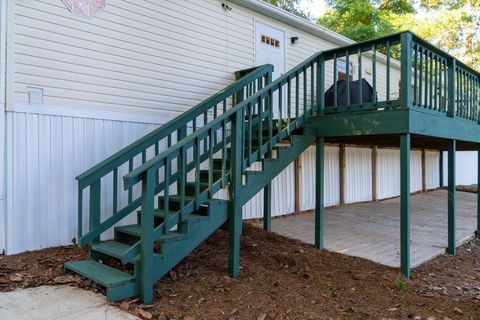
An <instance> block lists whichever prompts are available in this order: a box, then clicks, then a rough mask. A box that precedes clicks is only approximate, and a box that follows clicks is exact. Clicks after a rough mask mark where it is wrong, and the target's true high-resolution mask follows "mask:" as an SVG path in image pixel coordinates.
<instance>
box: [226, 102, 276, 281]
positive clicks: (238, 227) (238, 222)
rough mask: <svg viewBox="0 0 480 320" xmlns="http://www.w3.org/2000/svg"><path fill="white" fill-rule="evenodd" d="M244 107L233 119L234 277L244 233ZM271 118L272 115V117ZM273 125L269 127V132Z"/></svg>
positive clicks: (230, 215)
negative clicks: (240, 200)
mask: <svg viewBox="0 0 480 320" xmlns="http://www.w3.org/2000/svg"><path fill="white" fill-rule="evenodd" d="M243 114H244V112H243V109H240V110H239V111H237V112H236V113H235V114H234V115H233V119H232V129H231V132H232V149H231V156H230V159H232V161H230V173H231V175H232V178H231V181H230V187H229V189H228V190H229V199H230V200H229V205H228V231H229V242H228V243H229V249H228V250H229V251H228V272H229V274H230V276H231V277H232V278H236V277H238V275H239V263H240V235H241V233H242V206H241V205H240V204H239V201H238V199H239V196H240V195H239V193H240V188H241V186H242V181H241V179H242V162H243V157H242V156H241V155H242V149H243V141H241V140H240V139H239V138H240V137H241V136H242V119H243ZM270 119H271V117H270ZM270 131H271V127H269V132H270Z"/></svg>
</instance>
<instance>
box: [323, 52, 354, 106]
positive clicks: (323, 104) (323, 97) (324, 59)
mask: <svg viewBox="0 0 480 320" xmlns="http://www.w3.org/2000/svg"><path fill="white" fill-rule="evenodd" d="M317 63H318V68H317V70H318V71H317V101H318V107H317V108H318V110H317V113H322V112H323V111H324V109H325V56H324V55H323V53H322V54H320V57H319V58H318V62H317ZM347 69H348V68H347ZM335 97H336V95H335Z"/></svg>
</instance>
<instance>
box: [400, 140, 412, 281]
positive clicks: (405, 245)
mask: <svg viewBox="0 0 480 320" xmlns="http://www.w3.org/2000/svg"><path fill="white" fill-rule="evenodd" d="M410 139H411V137H410V134H409V133H407V134H402V135H401V136H400V270H401V272H402V273H403V275H404V276H405V277H407V278H410Z"/></svg>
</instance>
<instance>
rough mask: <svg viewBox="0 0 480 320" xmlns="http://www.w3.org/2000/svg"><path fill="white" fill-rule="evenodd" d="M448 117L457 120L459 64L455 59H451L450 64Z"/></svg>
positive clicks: (448, 63)
mask: <svg viewBox="0 0 480 320" xmlns="http://www.w3.org/2000/svg"><path fill="white" fill-rule="evenodd" d="M447 65H448V110H447V111H448V112H447V114H448V116H449V117H451V118H455V90H456V88H455V71H456V70H455V69H456V68H457V63H456V60H455V58H449V59H448V62H447Z"/></svg>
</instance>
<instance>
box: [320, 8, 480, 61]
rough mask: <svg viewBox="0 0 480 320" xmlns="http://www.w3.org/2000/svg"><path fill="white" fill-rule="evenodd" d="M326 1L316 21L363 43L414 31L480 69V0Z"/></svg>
mask: <svg viewBox="0 0 480 320" xmlns="http://www.w3.org/2000/svg"><path fill="white" fill-rule="evenodd" d="M419 1H420V2H418V3H417V4H416V5H414V3H413V2H412V1H409V0H327V3H328V5H329V8H330V9H329V10H328V11H327V12H326V13H325V14H324V15H323V16H321V17H319V18H318V20H317V22H318V23H319V24H321V25H323V26H326V27H327V28H330V29H332V30H334V31H336V32H338V33H340V34H343V35H345V36H347V37H349V38H351V39H353V40H356V41H362V40H367V39H372V38H376V37H381V36H385V35H388V34H392V33H395V32H399V31H404V30H411V31H413V32H414V33H416V34H418V35H419V36H421V37H422V38H425V39H427V40H428V41H430V42H432V43H433V44H435V45H436V46H439V47H441V48H442V49H444V50H446V51H448V52H450V53H451V54H453V55H455V56H457V57H459V58H460V59H461V60H463V61H464V62H466V63H467V64H469V65H471V66H473V67H475V68H477V69H480V0H419Z"/></svg>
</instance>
